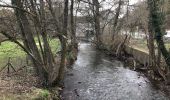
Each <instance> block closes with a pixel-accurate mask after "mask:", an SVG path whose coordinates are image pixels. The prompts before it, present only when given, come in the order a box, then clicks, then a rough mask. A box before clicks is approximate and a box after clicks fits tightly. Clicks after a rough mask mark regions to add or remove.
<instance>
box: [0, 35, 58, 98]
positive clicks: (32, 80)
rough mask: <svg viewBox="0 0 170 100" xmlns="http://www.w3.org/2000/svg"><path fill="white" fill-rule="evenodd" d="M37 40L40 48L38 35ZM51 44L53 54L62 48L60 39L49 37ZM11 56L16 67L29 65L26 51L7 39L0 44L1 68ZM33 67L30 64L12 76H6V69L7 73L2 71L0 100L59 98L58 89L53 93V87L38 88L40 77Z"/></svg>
mask: <svg viewBox="0 0 170 100" xmlns="http://www.w3.org/2000/svg"><path fill="white" fill-rule="evenodd" d="M35 41H36V44H37V46H38V48H39V43H38V39H37V38H36V37H35ZM41 41H42V40H41ZM21 43H22V42H21ZM49 44H50V47H51V49H52V53H53V54H55V53H56V52H57V51H59V50H60V42H59V40H57V39H51V40H50V39H49ZM9 57H10V58H11V63H12V65H13V66H14V68H15V69H19V68H22V67H23V66H27V65H26V53H25V52H24V51H23V50H22V49H21V48H20V47H19V46H18V45H16V44H15V43H13V42H10V41H5V42H3V43H1V45H0V69H1V68H2V67H4V66H5V65H6V64H7V62H8V59H9ZM31 68H32V67H31V66H28V67H26V68H24V69H22V70H21V71H18V72H17V74H16V75H12V76H10V77H8V76H6V70H3V73H4V72H5V74H2V72H1V76H0V100H53V98H54V97H55V100H58V97H57V96H58V92H57V91H58V90H57V89H55V93H53V92H52V91H51V89H43V88H38V87H39V84H38V81H37V80H38V78H37V77H36V76H35V75H34V73H33V72H32V71H30V69H31ZM31 70H32V69H31ZM53 89H54V88H53ZM54 95H56V96H54Z"/></svg>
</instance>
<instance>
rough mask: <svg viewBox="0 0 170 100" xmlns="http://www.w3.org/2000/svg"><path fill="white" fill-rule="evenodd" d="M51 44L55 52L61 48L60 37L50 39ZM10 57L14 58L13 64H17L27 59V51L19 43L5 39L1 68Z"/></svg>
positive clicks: (0, 50) (0, 51)
mask: <svg viewBox="0 0 170 100" xmlns="http://www.w3.org/2000/svg"><path fill="white" fill-rule="evenodd" d="M35 41H36V44H37V46H38V39H37V38H36V37H35ZM41 42H42V39H41ZM49 45H50V47H51V50H52V53H53V54H55V53H56V52H57V51H59V50H60V42H59V40H58V39H51V40H49ZM38 48H39V46H38ZM9 57H11V58H12V62H13V64H14V65H17V64H19V63H20V62H19V60H20V61H21V60H22V61H25V59H26V53H25V52H24V51H23V50H22V49H21V48H20V47H19V46H18V45H17V44H15V43H13V42H10V41H5V42H3V43H1V45H0V68H1V67H3V66H4V65H5V64H6V63H7V61H8V58H9Z"/></svg>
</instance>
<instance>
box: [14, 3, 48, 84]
mask: <svg viewBox="0 0 170 100" xmlns="http://www.w3.org/2000/svg"><path fill="white" fill-rule="evenodd" d="M12 4H13V5H14V6H17V7H19V8H20V9H24V7H23V2H22V1H21V0H17V1H16V0H12ZM20 9H18V8H15V9H14V11H15V15H16V17H17V21H18V24H19V26H20V29H21V36H22V38H23V39H24V44H25V46H26V48H27V51H28V52H30V53H31V54H33V56H32V55H31V57H32V59H33V64H34V67H35V69H36V72H37V74H38V76H39V77H40V79H41V80H42V82H43V83H44V85H46V84H47V82H48V77H47V76H48V73H47V71H46V69H45V68H44V65H43V63H42V59H41V56H40V53H39V51H38V48H37V46H36V43H35V40H34V37H33V36H34V35H33V32H32V31H31V27H30V23H29V21H28V18H27V16H26V14H25V12H24V11H23V10H20ZM33 57H35V58H33Z"/></svg>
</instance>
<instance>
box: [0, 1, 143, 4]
mask: <svg viewBox="0 0 170 100" xmlns="http://www.w3.org/2000/svg"><path fill="white" fill-rule="evenodd" d="M1 1H2V2H5V3H8V4H10V2H11V0H0V2H1ZM106 1H107V0H106ZM110 1H112V0H110ZM129 1H130V4H134V3H137V2H138V1H140V0H129Z"/></svg>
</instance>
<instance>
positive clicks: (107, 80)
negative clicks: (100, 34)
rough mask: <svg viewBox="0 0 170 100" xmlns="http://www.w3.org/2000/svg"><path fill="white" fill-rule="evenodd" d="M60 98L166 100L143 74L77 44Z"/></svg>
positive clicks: (84, 99)
mask: <svg viewBox="0 0 170 100" xmlns="http://www.w3.org/2000/svg"><path fill="white" fill-rule="evenodd" d="M61 95H62V99H63V100H169V99H168V97H167V96H166V95H164V93H163V92H161V91H160V90H158V89H156V88H155V87H154V86H153V85H152V84H151V82H150V81H149V80H148V79H147V78H146V77H145V76H144V75H143V74H141V73H139V72H135V71H132V70H130V69H128V68H125V67H124V65H123V63H122V62H120V61H118V60H113V59H111V58H110V57H108V56H106V55H105V54H103V53H102V52H100V51H97V50H96V49H95V48H93V46H91V45H90V43H80V46H79V53H78V58H77V61H76V62H75V64H74V65H73V66H72V68H71V69H69V70H68V71H67V72H66V74H65V78H64V89H63V90H62V93H61Z"/></svg>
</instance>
